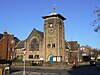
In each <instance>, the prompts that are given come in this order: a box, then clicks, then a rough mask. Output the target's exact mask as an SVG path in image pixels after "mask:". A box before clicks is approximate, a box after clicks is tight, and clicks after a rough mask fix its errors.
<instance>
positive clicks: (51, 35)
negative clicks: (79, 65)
mask: <svg viewBox="0 0 100 75" xmlns="http://www.w3.org/2000/svg"><path fill="white" fill-rule="evenodd" d="M42 18H43V19H44V32H41V31H39V30H37V29H35V28H34V29H33V30H32V32H31V33H30V35H29V36H28V37H27V39H26V40H24V41H23V42H24V45H23V47H24V48H26V50H27V52H26V60H27V61H33V62H39V61H43V62H66V61H68V48H69V47H68V43H67V42H66V40H65V32H64V20H66V18H65V17H63V16H62V15H61V14H58V13H56V11H55V9H54V10H53V12H52V13H51V14H49V15H47V16H43V17H42Z"/></svg>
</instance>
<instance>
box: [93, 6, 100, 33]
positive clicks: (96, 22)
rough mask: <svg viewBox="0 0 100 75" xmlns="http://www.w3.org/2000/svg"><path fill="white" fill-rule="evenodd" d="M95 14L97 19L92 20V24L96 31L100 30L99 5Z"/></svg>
mask: <svg viewBox="0 0 100 75" xmlns="http://www.w3.org/2000/svg"><path fill="white" fill-rule="evenodd" d="M93 14H94V15H95V17H96V18H95V20H94V21H93V22H92V26H93V27H94V31H95V32H100V9H99V8H98V7H96V8H95V10H94V11H93Z"/></svg>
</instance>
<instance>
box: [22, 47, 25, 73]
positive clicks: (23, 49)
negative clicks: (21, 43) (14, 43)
mask: <svg viewBox="0 0 100 75" xmlns="http://www.w3.org/2000/svg"><path fill="white" fill-rule="evenodd" d="M22 51H23V61H24V66H23V75H25V54H26V49H25V48H22Z"/></svg>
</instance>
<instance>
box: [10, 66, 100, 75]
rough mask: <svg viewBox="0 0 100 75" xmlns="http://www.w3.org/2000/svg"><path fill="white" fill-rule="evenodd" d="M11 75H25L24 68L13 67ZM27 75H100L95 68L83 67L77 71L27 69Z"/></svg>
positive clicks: (69, 69) (54, 68)
mask: <svg viewBox="0 0 100 75" xmlns="http://www.w3.org/2000/svg"><path fill="white" fill-rule="evenodd" d="M10 75H23V67H21V66H12V67H11V74H10ZM26 75H100V70H97V69H96V67H95V66H90V65H81V66H78V67H77V68H76V69H71V67H67V68H65V67H64V68H60V67H58V68H56V67H36V66H28V67H26Z"/></svg>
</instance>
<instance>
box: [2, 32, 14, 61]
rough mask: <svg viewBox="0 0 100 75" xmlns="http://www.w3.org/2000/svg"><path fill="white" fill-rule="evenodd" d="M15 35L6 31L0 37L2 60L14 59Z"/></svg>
mask: <svg viewBox="0 0 100 75" xmlns="http://www.w3.org/2000/svg"><path fill="white" fill-rule="evenodd" d="M14 49H15V41H14V35H10V34H8V33H7V32H4V34H3V38H2V39H0V60H13V59H14V58H15V50H14Z"/></svg>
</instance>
